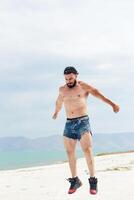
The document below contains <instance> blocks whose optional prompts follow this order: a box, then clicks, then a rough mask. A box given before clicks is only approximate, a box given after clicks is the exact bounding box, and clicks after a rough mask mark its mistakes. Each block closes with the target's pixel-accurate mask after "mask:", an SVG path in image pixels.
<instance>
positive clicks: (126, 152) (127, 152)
mask: <svg viewBox="0 0 134 200" xmlns="http://www.w3.org/2000/svg"><path fill="white" fill-rule="evenodd" d="M131 153H134V150H130V151H121V152H110V153H108V152H105V153H99V154H97V155H94V158H97V157H103V156H110V155H122V154H131ZM81 159H85V158H84V157H79V158H77V160H81ZM67 163H68V160H64V161H56V162H55V163H51V164H42V165H34V166H26V167H18V168H12V169H0V172H4V171H15V170H16V171H17V170H27V169H36V168H45V167H52V166H55V165H61V164H67Z"/></svg>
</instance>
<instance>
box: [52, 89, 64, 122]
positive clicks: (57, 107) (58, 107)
mask: <svg viewBox="0 0 134 200" xmlns="http://www.w3.org/2000/svg"><path fill="white" fill-rule="evenodd" d="M62 104H63V98H62V95H61V88H59V95H58V98H57V100H56V103H55V112H54V114H53V119H56V118H57V116H58V113H59V111H60V110H61V108H62Z"/></svg>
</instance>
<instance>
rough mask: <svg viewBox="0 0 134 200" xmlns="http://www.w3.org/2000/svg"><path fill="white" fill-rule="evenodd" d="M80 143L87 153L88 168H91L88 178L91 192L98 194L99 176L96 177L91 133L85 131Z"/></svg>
mask: <svg viewBox="0 0 134 200" xmlns="http://www.w3.org/2000/svg"><path fill="white" fill-rule="evenodd" d="M80 144H81V147H82V150H83V152H84V154H85V158H86V161H87V165H88V169H89V174H90V178H89V179H88V181H89V185H90V189H89V192H90V194H93V195H94V194H96V193H97V191H98V189H97V182H98V180H97V178H95V169H94V157H93V151H92V136H91V134H90V133H85V134H83V136H82V138H81V140H80Z"/></svg>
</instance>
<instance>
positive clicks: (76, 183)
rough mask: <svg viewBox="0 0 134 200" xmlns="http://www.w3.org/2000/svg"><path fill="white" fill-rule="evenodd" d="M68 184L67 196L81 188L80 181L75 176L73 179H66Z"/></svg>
mask: <svg viewBox="0 0 134 200" xmlns="http://www.w3.org/2000/svg"><path fill="white" fill-rule="evenodd" d="M67 180H68V181H69V182H70V184H71V185H70V188H69V190H68V194H72V193H74V192H75V191H76V190H77V189H78V188H79V187H80V186H82V182H81V181H80V179H79V178H78V177H77V176H76V177H75V178H69V179H67Z"/></svg>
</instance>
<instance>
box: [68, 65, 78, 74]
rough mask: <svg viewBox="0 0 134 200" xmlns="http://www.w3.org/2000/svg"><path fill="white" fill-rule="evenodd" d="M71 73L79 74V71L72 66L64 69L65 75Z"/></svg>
mask: <svg viewBox="0 0 134 200" xmlns="http://www.w3.org/2000/svg"><path fill="white" fill-rule="evenodd" d="M71 73H73V74H79V73H78V72H77V70H76V69H75V68H74V67H72V66H68V67H66V68H65V69H64V74H71Z"/></svg>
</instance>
